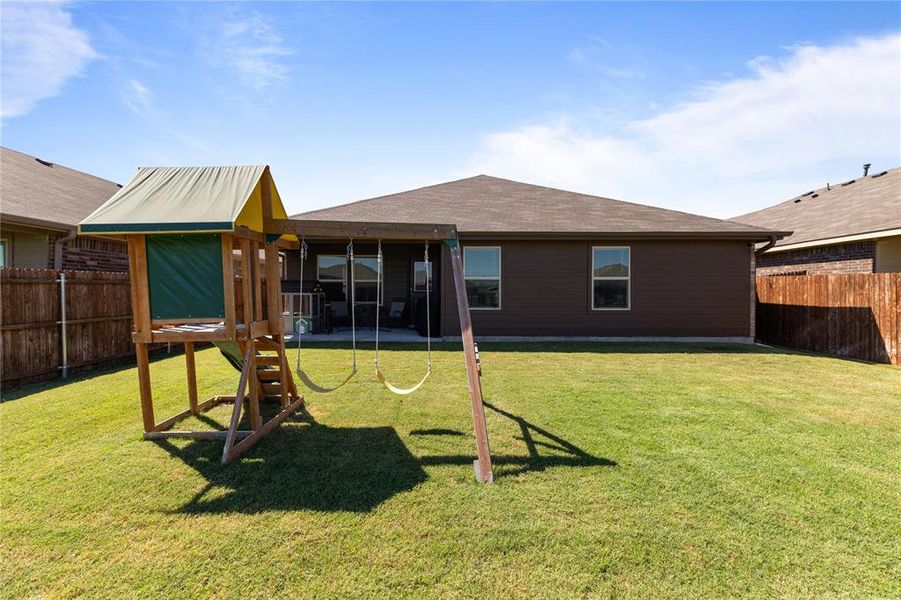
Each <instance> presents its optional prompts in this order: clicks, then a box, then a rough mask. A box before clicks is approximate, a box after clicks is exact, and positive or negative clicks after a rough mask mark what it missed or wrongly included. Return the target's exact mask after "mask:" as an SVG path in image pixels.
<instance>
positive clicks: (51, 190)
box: [0, 147, 121, 229]
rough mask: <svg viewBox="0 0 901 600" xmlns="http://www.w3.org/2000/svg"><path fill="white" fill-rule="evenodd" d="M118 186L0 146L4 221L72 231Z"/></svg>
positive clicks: (0, 214) (0, 203)
mask: <svg viewBox="0 0 901 600" xmlns="http://www.w3.org/2000/svg"><path fill="white" fill-rule="evenodd" d="M120 187H121V186H119V185H118V184H117V183H115V182H112V181H109V180H107V179H101V178H100V177H94V176H93V175H88V174H87V173H82V172H81V171H76V170H74V169H70V168H68V167H64V166H62V165H57V164H53V163H49V162H47V161H39V160H38V159H37V158H35V157H34V156H29V155H28V154H23V153H22V152H17V151H15V150H10V149H9V148H2V147H0V217H2V218H3V219H4V220H9V221H15V222H17V223H24V224H28V225H35V226H38V227H48V228H51V229H72V228H73V227H75V226H76V225H78V223H79V222H80V221H81V220H82V219H84V218H85V217H86V216H88V215H89V214H91V212H92V211H93V210H94V209H96V208H97V207H98V206H100V205H101V204H103V203H104V202H106V201H107V200H108V199H109V197H110V196H112V195H113V194H115V193H116V192H118V191H119V188H120Z"/></svg>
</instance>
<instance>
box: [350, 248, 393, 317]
mask: <svg viewBox="0 0 901 600" xmlns="http://www.w3.org/2000/svg"><path fill="white" fill-rule="evenodd" d="M378 269H379V259H378V257H377V256H354V289H355V290H356V298H355V300H356V302H357V304H375V302H376V296H377V295H378V276H379V272H378ZM384 284H385V280H384V279H382V290H384V289H385V285H384ZM383 300H384V298H378V303H379V306H381V305H382V301H383Z"/></svg>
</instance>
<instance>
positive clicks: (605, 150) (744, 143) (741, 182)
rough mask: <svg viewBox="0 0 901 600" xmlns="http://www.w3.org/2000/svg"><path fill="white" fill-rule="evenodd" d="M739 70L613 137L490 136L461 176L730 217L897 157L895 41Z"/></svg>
mask: <svg viewBox="0 0 901 600" xmlns="http://www.w3.org/2000/svg"><path fill="white" fill-rule="evenodd" d="M748 69H749V72H750V73H749V75H748V76H746V77H743V78H740V79H734V80H730V81H724V82H718V83H711V84H706V85H703V86H701V87H700V88H699V89H697V90H696V91H695V94H694V99H693V100H691V101H688V102H685V103H683V104H680V105H677V106H674V107H671V108H669V109H666V110H663V111H661V112H659V113H658V114H656V115H655V116H653V117H651V118H648V119H645V120H641V121H636V122H631V123H627V124H625V127H624V129H623V132H621V133H615V134H608V133H605V132H598V131H595V130H592V129H591V128H590V127H587V126H586V127H584V128H580V127H579V123H574V122H573V121H572V119H570V120H566V119H563V120H557V121H555V122H551V123H538V124H531V125H527V126H524V127H520V128H518V129H515V130H512V131H503V132H496V133H492V134H489V135H487V136H486V137H485V138H484V139H483V141H482V145H481V147H480V149H479V151H478V152H477V153H476V155H475V156H474V157H473V159H472V161H471V163H470V165H469V167H470V171H471V170H477V171H481V172H487V173H493V174H496V175H499V176H507V177H511V178H514V179H515V178H519V179H524V180H527V181H537V182H540V183H546V184H548V185H556V186H561V187H566V188H570V189H577V190H580V191H586V192H592V193H597V194H601V195H608V196H613V197H621V198H624V199H628V200H635V201H644V202H649V203H653V204H656V205H660V206H667V207H672V208H680V209H683V210H690V211H695V212H701V213H705V214H712V215H716V216H734V215H735V214H738V213H742V212H746V211H749V210H753V209H754V208H758V207H761V206H766V205H768V204H772V203H775V202H776V201H779V200H783V199H786V198H788V197H790V196H791V195H793V194H795V193H800V192H803V191H806V189H809V188H810V187H813V186H818V185H824V184H825V183H826V181H827V180H830V181H833V182H835V181H838V180H841V179H847V178H851V177H853V176H855V175H857V173H858V168H859V163H861V162H872V163H874V168H889V167H893V166H897V164H898V163H899V162H901V148H899V140H901V117H899V112H901V108H899V107H901V78H899V73H901V35H898V34H894V35H889V36H884V37H874V38H861V39H857V40H855V41H853V42H850V43H847V44H843V45H836V46H830V47H821V46H813V45H805V46H799V47H795V48H791V49H789V54H788V56H787V57H785V58H783V59H771V58H766V57H763V58H757V59H754V60H752V61H750V62H749V63H748Z"/></svg>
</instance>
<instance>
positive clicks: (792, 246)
mask: <svg viewBox="0 0 901 600" xmlns="http://www.w3.org/2000/svg"><path fill="white" fill-rule="evenodd" d="M895 236H901V227H898V228H895V229H881V230H879V231H870V232H866V233H855V234H849V235H842V236H833V237H828V238H820V239H817V240H803V241H799V242H792V241H790V240H789V241H788V243H785V244H781V245H777V246H774V247H773V248H770V249H769V250H767V254H770V253H773V252H788V251H790V250H800V249H802V248H815V247H817V246H833V245H835V244H847V243H851V242H863V241H867V240H878V239H880V238H886V237H895ZM786 237H787V236H786Z"/></svg>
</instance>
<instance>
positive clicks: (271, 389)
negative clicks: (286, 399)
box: [262, 383, 282, 395]
mask: <svg viewBox="0 0 901 600" xmlns="http://www.w3.org/2000/svg"><path fill="white" fill-rule="evenodd" d="M262 386H263V393H264V394H279V395H281V393H282V386H281V385H280V384H278V383H264V384H262Z"/></svg>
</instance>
